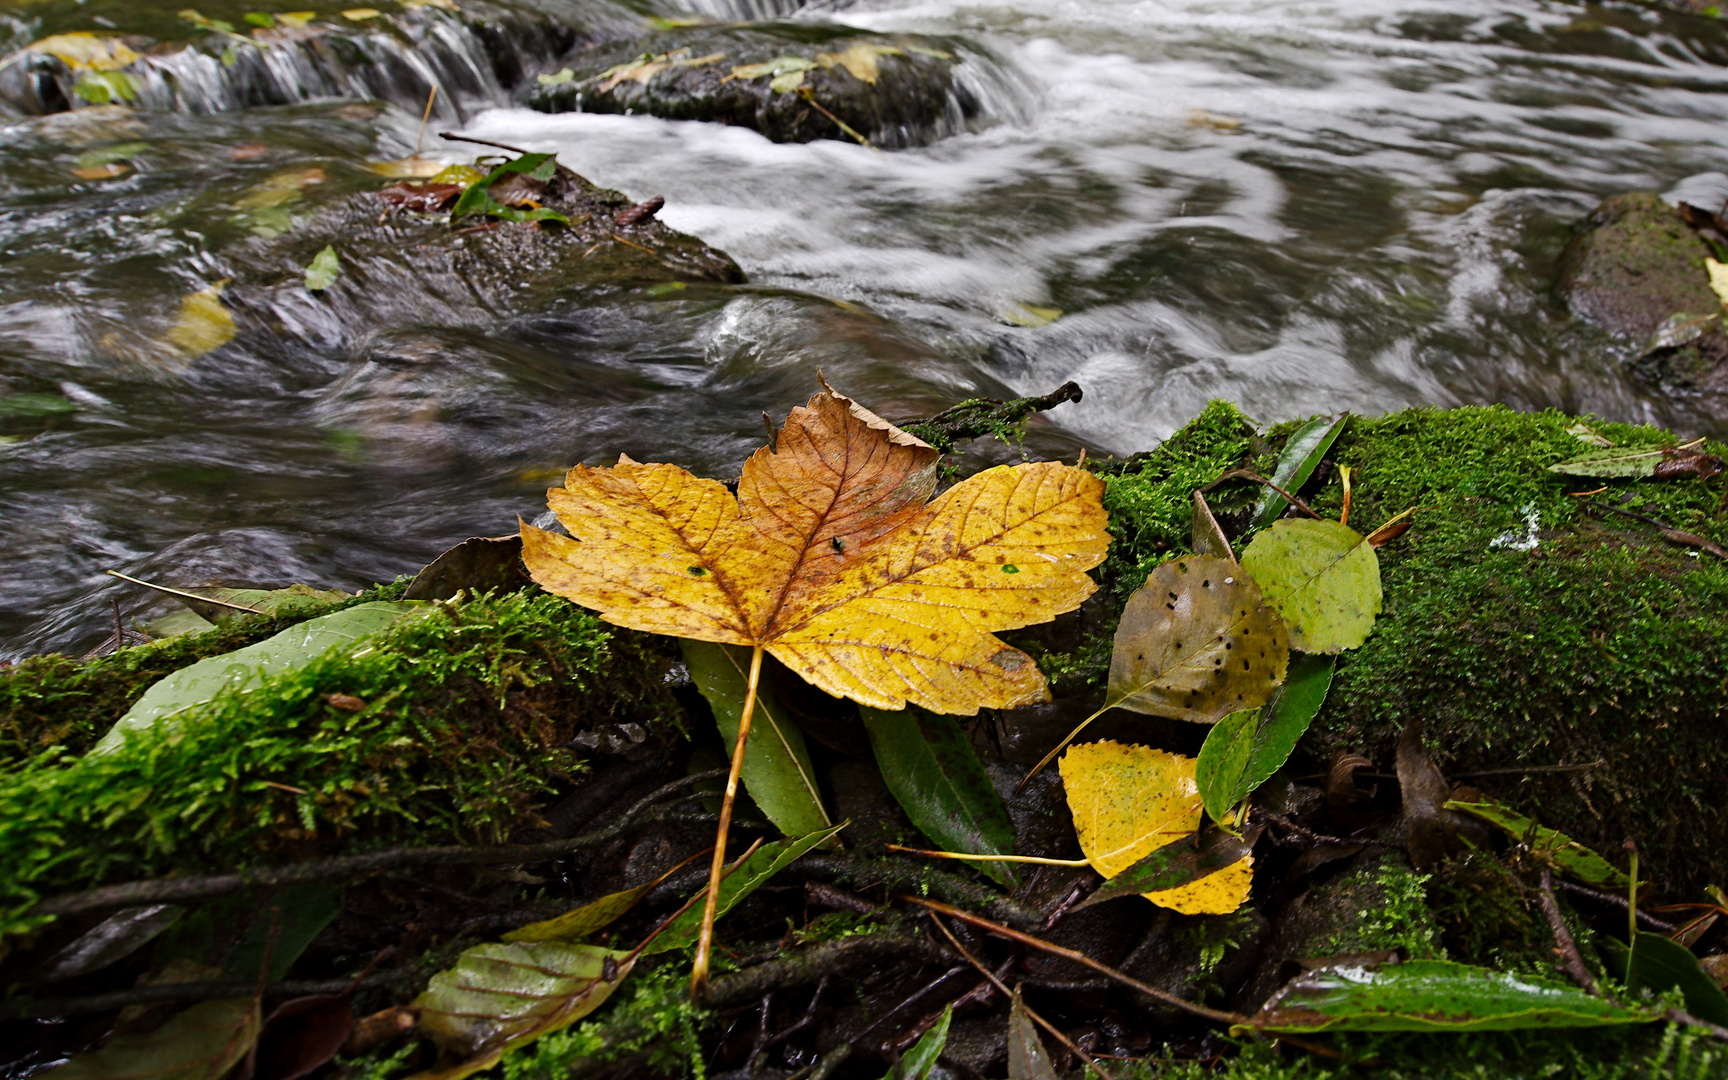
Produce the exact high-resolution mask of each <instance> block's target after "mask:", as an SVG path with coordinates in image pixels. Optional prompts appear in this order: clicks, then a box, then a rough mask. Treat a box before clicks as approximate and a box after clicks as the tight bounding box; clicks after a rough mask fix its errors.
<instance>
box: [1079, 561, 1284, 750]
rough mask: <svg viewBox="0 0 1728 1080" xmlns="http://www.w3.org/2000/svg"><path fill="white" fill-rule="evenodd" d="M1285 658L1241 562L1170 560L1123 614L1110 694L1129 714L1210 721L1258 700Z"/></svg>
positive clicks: (1279, 623) (1272, 619)
mask: <svg viewBox="0 0 1728 1080" xmlns="http://www.w3.org/2000/svg"><path fill="white" fill-rule="evenodd" d="M1289 659H1290V646H1289V637H1288V635H1287V634H1286V632H1285V629H1284V622H1283V620H1281V619H1280V618H1278V616H1277V614H1276V613H1275V612H1273V611H1272V609H1271V608H1268V607H1267V606H1266V605H1265V604H1264V603H1263V602H1262V600H1261V596H1260V589H1259V587H1258V586H1257V585H1255V584H1254V582H1253V580H1252V579H1250V578H1249V577H1248V575H1247V574H1245V573H1243V571H1242V568H1241V567H1240V566H1237V565H1236V564H1235V563H1232V562H1226V561H1225V560H1223V559H1217V558H1213V557H1211V556H1207V555H1197V556H1192V557H1188V558H1180V559H1172V560H1171V561H1169V562H1167V563H1165V564H1164V565H1162V566H1160V567H1158V568H1157V569H1156V570H1154V571H1152V576H1151V577H1150V578H1148V579H1147V581H1146V586H1145V588H1143V589H1141V590H1140V591H1139V592H1137V593H1135V594H1134V595H1133V596H1132V597H1130V598H1129V600H1128V605H1127V607H1125V608H1124V609H1123V611H1122V622H1121V623H1120V624H1119V626H1118V627H1117V630H1116V651H1115V654H1114V655H1113V656H1112V657H1111V660H1110V691H1109V698H1110V699H1111V700H1112V701H1114V702H1115V704H1117V705H1119V706H1120V707H1122V708H1125V709H1132V710H1134V711H1135V712H1143V713H1151V714H1152V715H1154V716H1168V717H1171V718H1173V719H1177V720H1192V721H1195V722H1198V723H1202V724H1211V723H1216V722H1217V721H1218V720H1219V719H1220V718H1222V717H1223V716H1225V715H1226V714H1227V713H1230V712H1234V711H1235V710H1237V709H1247V708H1252V707H1253V706H1255V705H1259V704H1262V703H1263V702H1265V700H1266V697H1267V695H1268V694H1270V693H1271V692H1272V690H1273V688H1274V687H1276V686H1278V685H1279V684H1280V683H1282V682H1283V681H1284V673H1285V669H1286V667H1287V665H1288V664H1289Z"/></svg>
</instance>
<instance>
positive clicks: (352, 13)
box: [342, 7, 384, 22]
mask: <svg viewBox="0 0 1728 1080" xmlns="http://www.w3.org/2000/svg"><path fill="white" fill-rule="evenodd" d="M382 14H384V13H383V12H382V11H379V10H378V9H377V8H369V7H359V8H349V9H348V10H347V11H344V12H343V13H342V17H343V18H344V19H347V20H348V21H349V22H364V21H366V20H367V19H376V18H377V17H378V16H380V15H382Z"/></svg>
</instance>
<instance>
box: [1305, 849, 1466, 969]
mask: <svg viewBox="0 0 1728 1080" xmlns="http://www.w3.org/2000/svg"><path fill="white" fill-rule="evenodd" d="M1427 883H1428V876H1427V875H1426V874H1417V873H1415V872H1414V871H1412V870H1411V869H1410V867H1409V866H1408V865H1406V864H1405V863H1404V861H1403V860H1402V859H1387V860H1386V861H1384V862H1382V863H1381V864H1380V865H1379V866H1378V867H1376V868H1375V871H1374V877H1373V878H1372V884H1371V885H1370V886H1369V887H1368V888H1367V889H1364V890H1362V893H1363V903H1362V904H1361V905H1360V906H1359V907H1358V908H1357V910H1356V912H1355V919H1354V920H1353V921H1352V923H1351V924H1350V926H1349V927H1348V928H1345V929H1343V930H1340V931H1339V932H1337V933H1335V934H1333V935H1332V936H1331V937H1330V938H1328V939H1326V940H1325V941H1323V942H1321V943H1320V944H1319V945H1318V946H1317V947H1316V948H1314V949H1313V950H1312V951H1313V953H1314V954H1315V955H1316V956H1342V955H1345V954H1347V953H1362V952H1380V951H1382V950H1386V949H1403V950H1404V951H1405V952H1406V953H1407V954H1408V955H1409V957H1410V959H1412V960H1430V959H1444V958H1445V955H1446V954H1445V952H1444V951H1443V950H1442V949H1441V948H1440V928H1439V926H1438V925H1437V924H1436V923H1435V921H1434V913H1433V912H1432V911H1430V910H1429V909H1428V894H1427V890H1426V888H1425V887H1424V886H1426V885H1427ZM1362 884H1366V883H1362Z"/></svg>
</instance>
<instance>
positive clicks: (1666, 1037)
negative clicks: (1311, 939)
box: [1110, 1025, 1728, 1080]
mask: <svg viewBox="0 0 1728 1080" xmlns="http://www.w3.org/2000/svg"><path fill="white" fill-rule="evenodd" d="M1315 1041H1317V1042H1319V1043H1321V1044H1322V1045H1325V1046H1328V1047H1330V1048H1332V1049H1335V1050H1337V1051H1339V1052H1340V1053H1342V1054H1343V1055H1344V1057H1345V1059H1346V1060H1345V1061H1344V1062H1339V1061H1333V1060H1329V1059H1327V1058H1323V1057H1319V1056H1316V1055H1314V1054H1309V1053H1305V1052H1302V1051H1300V1050H1297V1049H1295V1048H1290V1049H1288V1050H1280V1049H1279V1048H1277V1047H1275V1046H1271V1045H1268V1044H1265V1043H1254V1044H1248V1045H1245V1046H1244V1047H1243V1049H1242V1053H1241V1055H1240V1056H1239V1057H1236V1058H1233V1059H1230V1060H1228V1061H1227V1062H1226V1063H1224V1065H1223V1066H1222V1067H1221V1068H1217V1069H1214V1068H1212V1067H1211V1066H1209V1065H1202V1064H1200V1063H1197V1062H1192V1061H1184V1062H1169V1063H1162V1062H1141V1063H1134V1064H1129V1065H1122V1066H1119V1065H1118V1064H1117V1063H1114V1062H1113V1063H1111V1066H1110V1070H1111V1072H1112V1073H1115V1074H1116V1075H1117V1076H1118V1077H1120V1078H1121V1080H1131V1078H1132V1080H1202V1078H1212V1077H1217V1078H1222V1080H1345V1078H1354V1077H1361V1076H1372V1077H1375V1078H1376V1080H1507V1078H1509V1077H1518V1078H1520V1080H1537V1078H1544V1080H1547V1078H1551V1080H1720V1078H1722V1077H1728V1047H1724V1046H1722V1045H1720V1044H1717V1043H1712V1042H1711V1041H1710V1040H1709V1039H1708V1037H1706V1036H1703V1035H1701V1034H1700V1033H1699V1032H1697V1031H1694V1030H1691V1029H1683V1028H1676V1027H1668V1026H1665V1025H1648V1026H1642V1027H1632V1028H1618V1029H1613V1028H1610V1029H1601V1030H1589V1029H1585V1030H1570V1031H1553V1032H1543V1031H1509V1032H1481V1033H1475V1034H1461V1035H1375V1036H1368V1035H1359V1036H1333V1037H1330V1038H1327V1037H1317V1038H1316V1039H1315ZM1368 1062H1373V1065H1372V1066H1369V1065H1367V1064H1366V1063H1368Z"/></svg>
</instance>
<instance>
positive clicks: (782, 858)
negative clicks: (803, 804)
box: [642, 821, 846, 956]
mask: <svg viewBox="0 0 1728 1080" xmlns="http://www.w3.org/2000/svg"><path fill="white" fill-rule="evenodd" d="M845 827H846V822H844V821H842V822H841V823H840V824H838V825H835V826H833V827H832V828H828V829H823V830H822V831H820V832H813V833H811V834H810V835H809V836H800V837H798V838H797V839H796V840H776V841H775V842H774V843H772V844H763V845H762V846H761V847H759V848H757V849H756V852H755V854H753V855H751V856H750V857H749V858H748V859H745V860H744V865H743V866H740V867H739V868H738V869H736V870H734V871H732V873H730V874H728V875H726V878H725V880H724V881H722V882H720V900H719V903H718V904H717V905H716V906H715V909H714V917H715V918H716V919H718V918H720V916H722V915H724V914H726V913H727V912H728V911H731V910H732V909H733V908H734V907H737V906H738V903H739V902H740V901H742V900H743V899H744V898H745V897H746V896H749V895H750V894H751V893H753V892H755V891H756V888H757V886H759V885H761V884H762V883H763V882H765V881H767V880H768V879H769V878H771V877H773V876H774V875H775V874H778V873H779V872H780V871H781V870H783V869H785V868H786V867H787V866H790V865H791V864H792V863H794V862H796V861H797V860H798V859H799V858H800V857H802V856H803V854H804V853H805V852H806V851H809V850H810V849H811V848H813V847H815V846H816V845H817V844H820V843H822V842H823V841H824V840H827V839H828V838H829V837H830V836H833V835H834V834H835V833H837V832H839V831H840V830H841V829H844V828H845ZM701 926H702V905H701V904H692V905H690V907H689V908H687V909H686V910H685V911H684V913H683V914H681V915H679V916H678V917H677V918H676V919H673V920H672V922H671V923H669V924H668V925H667V927H666V929H664V930H662V931H661V932H660V935H659V936H658V937H656V938H655V939H654V940H653V941H651V942H649V943H648V945H647V946H646V947H645V948H644V949H643V950H642V955H644V956H653V955H655V954H656V953H663V952H671V951H672V950H674V949H683V948H688V947H689V946H691V945H694V944H696V935H697V932H698V931H699V930H700V929H701Z"/></svg>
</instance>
